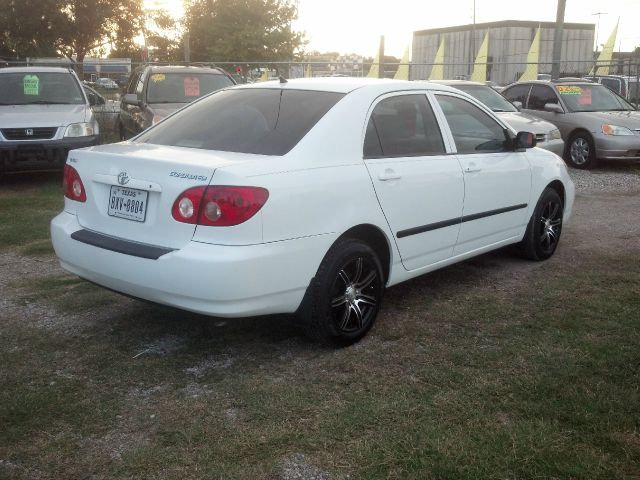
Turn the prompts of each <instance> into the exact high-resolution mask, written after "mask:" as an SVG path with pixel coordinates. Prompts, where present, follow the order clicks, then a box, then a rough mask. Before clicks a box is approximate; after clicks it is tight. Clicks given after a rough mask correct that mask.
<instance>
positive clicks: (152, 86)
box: [118, 66, 236, 140]
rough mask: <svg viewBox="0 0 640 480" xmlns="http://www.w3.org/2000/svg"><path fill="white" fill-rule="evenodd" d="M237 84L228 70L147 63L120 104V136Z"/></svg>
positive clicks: (126, 135) (131, 82) (129, 84)
mask: <svg viewBox="0 0 640 480" xmlns="http://www.w3.org/2000/svg"><path fill="white" fill-rule="evenodd" d="M235 83H236V82H235V81H234V80H233V78H232V77H231V76H230V75H229V74H228V73H226V72H225V71H224V70H222V69H220V68H215V67H181V66H164V67H159V66H147V67H142V68H139V69H136V70H135V71H134V72H133V73H132V74H131V77H130V78H129V83H128V84H127V90H126V92H125V95H124V96H123V97H122V101H121V103H120V115H119V117H118V129H119V132H120V138H121V139H122V140H126V139H128V138H131V137H133V136H135V135H137V134H139V133H140V132H142V131H144V130H146V129H147V128H149V127H150V126H152V125H155V124H156V123H158V122H159V121H160V120H162V119H163V118H165V117H167V116H169V115H171V114H172V113H173V112H175V111H176V110H178V109H180V108H182V107H183V106H185V105H186V104H188V103H190V102H192V101H194V100H196V99H198V98H200V97H202V96H204V95H207V94H209V93H211V92H215V91H216V90H220V89H221V88H226V87H230V86H232V85H235Z"/></svg>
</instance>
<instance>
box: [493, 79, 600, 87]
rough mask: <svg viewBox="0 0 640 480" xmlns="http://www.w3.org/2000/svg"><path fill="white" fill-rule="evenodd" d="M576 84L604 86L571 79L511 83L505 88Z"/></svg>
mask: <svg viewBox="0 0 640 480" xmlns="http://www.w3.org/2000/svg"><path fill="white" fill-rule="evenodd" d="M575 84H579V85H588V86H590V87H593V86H595V85H599V86H602V85H600V84H599V83H594V82H591V81H589V80H582V79H580V80H569V79H566V80H555V81H552V80H525V81H523V82H514V83H511V84H509V85H507V86H506V87H504V88H505V89H507V88H510V87H513V86H515V85H548V86H550V87H553V86H554V85H575ZM605 88H606V87H605Z"/></svg>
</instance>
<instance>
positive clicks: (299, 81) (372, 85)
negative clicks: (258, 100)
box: [233, 77, 459, 94]
mask: <svg viewBox="0 0 640 480" xmlns="http://www.w3.org/2000/svg"><path fill="white" fill-rule="evenodd" d="M233 88H234V89H253V88H262V89H264V88H273V89H287V90H313V91H318V92H335V93H349V92H352V91H354V90H358V89H365V88H366V89H371V90H378V91H379V93H380V94H383V93H385V92H394V91H399V90H400V91H401V90H442V91H447V92H455V93H459V91H458V90H456V89H454V88H451V87H448V86H446V85H440V84H436V83H432V82H427V81H415V82H409V81H406V80H391V79H384V78H367V77H314V78H295V79H290V80H287V81H286V82H285V83H281V82H280V81H278V80H271V81H268V82H257V83H250V84H243V85H236V86H235V87H233Z"/></svg>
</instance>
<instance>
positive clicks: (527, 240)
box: [519, 188, 564, 260]
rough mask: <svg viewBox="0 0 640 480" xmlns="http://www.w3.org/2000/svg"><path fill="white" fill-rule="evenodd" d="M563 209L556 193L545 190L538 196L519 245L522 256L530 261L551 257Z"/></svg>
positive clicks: (556, 244) (558, 235)
mask: <svg viewBox="0 0 640 480" xmlns="http://www.w3.org/2000/svg"><path fill="white" fill-rule="evenodd" d="M563 214H564V207H563V204H562V199H561V198H560V195H558V192H556V191H555V190H554V189H552V188H547V189H545V190H544V192H542V195H540V199H539V200H538V203H537V204H536V208H535V210H534V211H533V215H531V219H530V220H529V224H528V225H527V230H526V233H525V235H524V239H523V240H522V242H520V244H519V249H520V252H521V253H522V255H523V256H524V257H526V258H528V259H530V260H546V259H547V258H549V257H551V256H552V255H553V254H554V252H555V251H556V248H557V247H558V242H559V241H560V234H561V233H562V217H563Z"/></svg>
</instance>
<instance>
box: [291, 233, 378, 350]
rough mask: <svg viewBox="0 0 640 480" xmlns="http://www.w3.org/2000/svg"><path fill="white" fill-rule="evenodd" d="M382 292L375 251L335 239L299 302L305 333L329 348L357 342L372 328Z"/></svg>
mask: <svg viewBox="0 0 640 480" xmlns="http://www.w3.org/2000/svg"><path fill="white" fill-rule="evenodd" d="M383 293H384V275H383V273H382V267H381V265H380V261H379V260H378V257H377V255H376V254H375V252H374V251H373V250H372V249H371V248H370V247H369V246H368V245H367V244H365V243H364V242H362V241H360V240H355V239H350V238H346V239H341V240H339V241H338V242H337V243H336V244H334V245H333V247H331V249H330V250H329V252H327V254H326V255H325V258H324V259H323V260H322V263H321V264H320V267H319V268H318V272H317V274H316V276H315V277H314V279H313V281H312V282H311V284H310V285H309V290H308V291H307V295H306V296H305V300H304V301H303V305H302V307H301V311H300V314H301V315H302V317H303V321H304V325H305V329H306V333H307V334H308V335H309V336H310V337H312V338H313V339H314V340H317V341H320V342H321V343H325V344H329V345H332V346H346V345H350V344H352V343H355V342H357V341H358V340H360V339H361V338H362V337H363V336H364V335H365V334H366V333H367V332H368V331H369V329H370V328H371V327H372V326H373V324H374V322H375V320H376V317H377V315H378V312H379V310H380V305H381V303H382V296H383Z"/></svg>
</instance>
